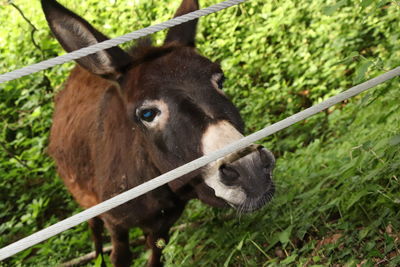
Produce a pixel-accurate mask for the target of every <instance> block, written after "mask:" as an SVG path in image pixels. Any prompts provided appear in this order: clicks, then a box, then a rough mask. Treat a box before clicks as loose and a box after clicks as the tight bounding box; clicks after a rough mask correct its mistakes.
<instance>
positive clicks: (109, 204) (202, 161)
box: [0, 0, 400, 260]
mask: <svg viewBox="0 0 400 267" xmlns="http://www.w3.org/2000/svg"><path fill="white" fill-rule="evenodd" d="M245 1H247V0H228V1H225V2H222V3H220V4H217V5H214V6H211V7H209V8H205V9H202V10H198V11H195V12H192V13H189V14H186V15H183V16H180V17H177V18H175V19H172V20H169V21H167V22H164V23H160V24H157V25H155V26H150V27H147V28H145V29H142V30H139V31H135V32H132V33H130V34H127V35H124V36H121V37H118V38H115V39H112V40H108V41H105V42H102V43H99V44H96V45H93V46H90V47H87V48H83V49H80V50H77V51H74V52H72V53H69V54H66V55H64V56H60V57H56V58H53V59H50V60H47V61H44V62H41V63H37V64H35V65H32V66H29V67H26V68H23V69H20V70H16V71H13V72H10V73H6V74H3V75H0V83H2V82H6V81H11V80H13V79H17V78H19V77H22V76H25V75H29V74H31V73H35V72H38V71H40V70H43V69H46V68H50V67H52V66H55V65H58V64H62V63H64V62H67V61H70V60H73V59H77V58H79V57H83V56H86V55H88V54H91V53H95V52H97V51H100V50H103V49H107V48H110V47H112V46H115V45H118V44H121V43H124V42H127V41H129V40H132V39H137V38H140V37H143V36H145V35H148V34H151V33H154V32H156V31H160V30H162V29H166V28H170V27H173V26H175V25H178V24H180V23H183V22H186V21H188V20H192V19H195V18H198V17H201V16H205V15H207V14H211V13H213V12H217V11H219V10H222V9H224V8H227V7H229V6H233V5H236V4H239V3H241V2H245ZM396 76H400V67H397V68H395V69H393V70H391V71H388V72H386V73H384V74H382V75H380V76H378V77H376V78H373V79H371V80H369V81H366V82H364V83H362V84H359V85H357V86H354V87H352V88H350V89H348V90H346V91H344V92H342V93H340V94H338V95H336V96H333V97H331V98H329V99H327V100H325V101H323V102H321V103H319V104H317V105H314V106H312V107H310V108H307V109H305V110H303V111H301V112H299V113H296V114H294V115H292V116H290V117H288V118H286V119H284V120H282V121H279V122H277V123H274V124H272V125H270V126H267V127H265V128H264V129H262V130H260V131H258V132H255V133H253V134H251V135H249V136H246V137H244V138H242V139H240V140H238V141H236V142H234V143H232V144H230V145H228V146H226V147H224V148H222V149H220V150H218V151H214V152H213V153H210V154H208V155H205V156H203V157H201V158H198V159H196V160H194V161H191V162H189V163H187V164H185V165H183V166H181V167H178V168H176V169H174V170H172V171H169V172H167V173H165V174H162V175H160V176H158V177H156V178H154V179H152V180H150V181H147V182H145V183H143V184H141V185H139V186H137V187H134V188H132V189H130V190H128V191H126V192H124V193H121V194H119V195H117V196H115V197H113V198H110V199H108V200H106V201H104V202H102V203H99V204H98V205H95V206H93V207H91V208H89V209H86V210H84V211H82V212H80V213H78V214H75V215H73V216H71V217H69V218H67V219H64V220H62V221H60V222H58V223H56V224H53V225H51V226H49V227H47V228H45V229H43V230H40V231H38V232H36V233H34V234H32V235H30V236H28V237H25V238H23V239H21V240H19V241H17V242H15V243H13V244H10V245H8V246H6V247H4V248H2V249H0V260H4V259H6V258H8V257H11V256H12V255H15V254H17V253H18V252H20V251H22V250H25V249H27V248H29V247H31V246H34V245H36V244H38V243H40V242H42V241H44V240H46V239H48V238H50V237H53V236H55V235H57V234H59V233H61V232H63V231H65V230H68V229H69V228H71V227H74V226H76V225H78V224H80V223H82V222H85V221H87V220H89V219H91V218H93V217H96V216H98V215H100V214H102V213H104V212H107V211H109V210H111V209H113V208H115V207H117V206H119V205H121V204H123V203H126V202H128V201H130V200H132V199H134V198H136V197H139V196H141V195H143V194H146V193H147V192H149V191H151V190H153V189H155V188H157V187H160V186H162V185H164V184H167V183H169V182H171V181H173V180H174V179H177V178H179V177H181V176H183V175H185V174H188V173H190V172H192V171H195V170H196V169H199V168H201V167H203V166H205V165H207V164H209V163H211V162H213V161H215V160H217V159H219V158H222V157H224V156H226V155H228V154H230V153H233V152H235V151H237V150H240V149H242V148H245V147H247V146H249V145H250V144H252V143H254V142H256V141H258V140H260V139H262V138H265V137H267V136H269V135H271V134H274V133H276V132H278V131H280V130H282V129H285V128H287V127H289V126H291V125H293V124H295V123H297V122H299V121H301V120H304V119H306V118H308V117H310V116H312V115H314V114H316V113H318V112H320V111H322V110H325V109H327V108H329V107H331V106H333V105H335V104H337V103H339V102H341V101H343V100H346V99H348V98H350V97H353V96H355V95H358V94H360V93H362V92H364V91H366V90H368V89H370V88H372V87H374V86H376V85H378V84H381V83H383V82H386V81H387V80H390V79H392V78H394V77H396Z"/></svg>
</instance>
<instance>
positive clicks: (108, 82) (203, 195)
mask: <svg viewBox="0 0 400 267" xmlns="http://www.w3.org/2000/svg"><path fill="white" fill-rule="evenodd" d="M42 4H43V9H44V11H45V14H46V18H47V20H48V21H49V24H50V26H51V28H52V31H53V33H54V34H55V35H56V37H57V38H58V40H59V41H60V43H61V44H62V45H63V47H64V48H65V49H66V50H67V51H70V50H75V49H78V48H80V47H84V46H87V45H90V44H93V43H96V42H99V41H102V40H105V39H106V37H105V36H104V35H102V34H101V33H100V32H98V31H97V30H95V29H94V28H93V27H92V26H90V24H88V23H87V22H86V21H84V20H83V19H82V18H80V17H78V16H77V15H75V14H73V13H72V12H71V11H69V10H67V9H65V8H64V7H62V6H61V5H59V4H58V3H57V2H55V1H52V0H42ZM197 8H198V4H197V1H195V0H184V1H183V2H182V4H181V7H180V9H179V10H178V12H177V15H180V14H184V13H187V12H189V11H193V10H195V9H197ZM195 27H196V22H190V23H188V24H184V25H181V26H179V27H175V28H173V29H171V30H170V31H169V33H168V35H167V38H166V42H165V45H164V46H162V47H159V48H156V47H152V46H150V45H140V46H139V47H137V48H136V49H133V50H132V51H131V52H129V53H128V52H124V51H123V50H121V49H119V48H111V49H108V50H105V51H101V52H98V53H96V54H94V55H92V56H87V57H85V58H82V59H78V60H77V61H78V63H79V64H80V65H81V66H83V68H82V67H81V66H77V67H76V68H75V69H74V70H73V71H72V73H71V75H70V77H69V79H68V81H67V83H66V85H65V89H64V90H62V91H61V92H60V93H59V95H58V96H57V98H56V108H55V113H54V117H53V120H54V121H53V126H52V130H51V136H50V146H49V153H50V154H51V156H52V157H53V158H54V159H55V160H56V162H57V166H58V172H59V174H60V176H61V177H62V178H63V180H64V182H65V184H66V186H67V187H68V189H69V191H70V192H71V193H72V195H73V196H74V198H75V199H76V201H77V202H78V203H79V204H80V205H81V206H82V207H84V208H88V207H91V206H93V205H96V204H97V203H100V202H102V201H104V200H106V199H109V198H111V197H113V196H115V195H117V194H119V193H121V192H124V191H126V190H128V189H130V188H132V187H135V186H137V185H139V184H142V183H143V182H145V181H148V180H149V179H152V178H154V177H156V176H158V175H160V174H162V173H165V172H167V171H169V170H172V169H174V168H176V167H178V166H180V165H182V164H184V163H186V162H189V161H191V160H194V159H196V158H197V157H200V156H202V155H204V154H207V153H210V152H212V151H214V150H216V149H218V148H221V147H223V146H224V145H226V144H229V143H231V142H233V141H235V140H237V139H239V138H240V137H241V136H242V135H241V132H242V131H243V122H242V120H241V118H240V115H239V113H238V111H237V109H236V108H235V107H234V106H233V105H232V103H231V102H230V101H229V100H228V99H227V98H226V97H225V95H224V94H223V92H222V91H221V89H222V80H223V75H222V70H221V69H220V67H219V65H218V64H215V63H212V62H211V61H209V60H208V59H206V58H204V57H202V56H201V55H199V54H198V53H197V52H196V50H195V49H194V47H193V46H194V33H195ZM273 164H274V159H273V156H272V154H271V153H270V152H268V151H267V150H265V149H264V148H262V147H261V146H255V145H253V146H250V147H248V148H246V149H244V150H242V151H239V152H238V153H233V154H231V155H229V156H227V157H225V158H222V159H220V160H218V161H217V162H214V163H212V164H209V165H208V166H207V167H206V168H203V169H201V170H199V171H196V172H193V173H191V174H189V175H186V176H184V177H181V178H179V179H177V180H175V181H173V182H170V183H169V184H168V185H164V186H161V187H159V188H157V189H156V190H153V191H151V192H149V193H147V194H145V195H143V196H141V197H138V198H136V199H134V200H131V201H129V202H127V203H126V204H123V205H121V206H119V207H117V208H115V209H113V210H111V211H109V212H107V213H104V214H102V215H101V216H99V217H98V218H95V219H92V220H91V221H90V222H89V225H90V227H91V229H92V230H93V234H94V241H95V247H96V252H97V253H98V254H101V252H102V237H101V233H102V230H103V222H104V223H105V226H106V228H107V229H108V230H109V231H110V235H111V239H112V245H113V251H112V257H111V259H112V262H113V264H114V265H116V266H129V264H130V262H131V253H130V251H129V240H128V231H129V229H130V228H131V227H133V226H137V227H140V228H142V229H143V231H144V233H145V235H146V237H147V238H146V242H147V245H148V246H149V247H150V248H151V249H152V256H151V258H150V261H149V265H150V266H158V265H161V262H160V256H161V249H160V248H159V247H157V245H156V241H157V240H158V239H159V238H162V239H164V240H165V241H166V242H168V231H169V229H170V227H171V226H172V224H173V223H174V222H175V221H176V220H177V219H178V218H179V216H180V214H181V213H182V211H183V208H184V206H185V204H186V202H187V201H188V200H189V199H192V198H199V199H201V200H202V201H203V202H205V203H208V204H210V205H212V206H217V207H223V206H228V205H230V206H233V207H236V208H238V209H240V210H243V211H252V210H255V209H257V208H259V207H261V206H262V205H263V204H264V203H265V202H267V201H268V200H269V199H270V197H271V196H272V193H273V184H272V181H271V171H272V168H273Z"/></svg>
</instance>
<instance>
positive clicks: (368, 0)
mask: <svg viewBox="0 0 400 267" xmlns="http://www.w3.org/2000/svg"><path fill="white" fill-rule="evenodd" d="M373 2H374V0H362V1H361V4H360V5H361V7H362V8H363V9H365V8H367V7H368V6H369V5H371V4H372V3H373Z"/></svg>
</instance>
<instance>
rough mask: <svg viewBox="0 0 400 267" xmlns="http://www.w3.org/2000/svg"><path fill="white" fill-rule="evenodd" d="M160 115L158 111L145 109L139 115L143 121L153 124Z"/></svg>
mask: <svg viewBox="0 0 400 267" xmlns="http://www.w3.org/2000/svg"><path fill="white" fill-rule="evenodd" d="M158 113H159V110H158V109H153V108H152V109H143V110H141V111H140V113H139V117H140V119H141V120H143V121H147V122H151V121H153V120H154V118H155V117H156V116H157V114H158Z"/></svg>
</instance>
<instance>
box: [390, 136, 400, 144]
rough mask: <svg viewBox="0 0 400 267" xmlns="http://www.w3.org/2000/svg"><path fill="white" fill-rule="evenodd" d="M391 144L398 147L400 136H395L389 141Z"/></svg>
mask: <svg viewBox="0 0 400 267" xmlns="http://www.w3.org/2000/svg"><path fill="white" fill-rule="evenodd" d="M389 144H390V145H391V146H397V145H398V144H400V135H396V136H393V137H392V138H391V139H390V140H389Z"/></svg>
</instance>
